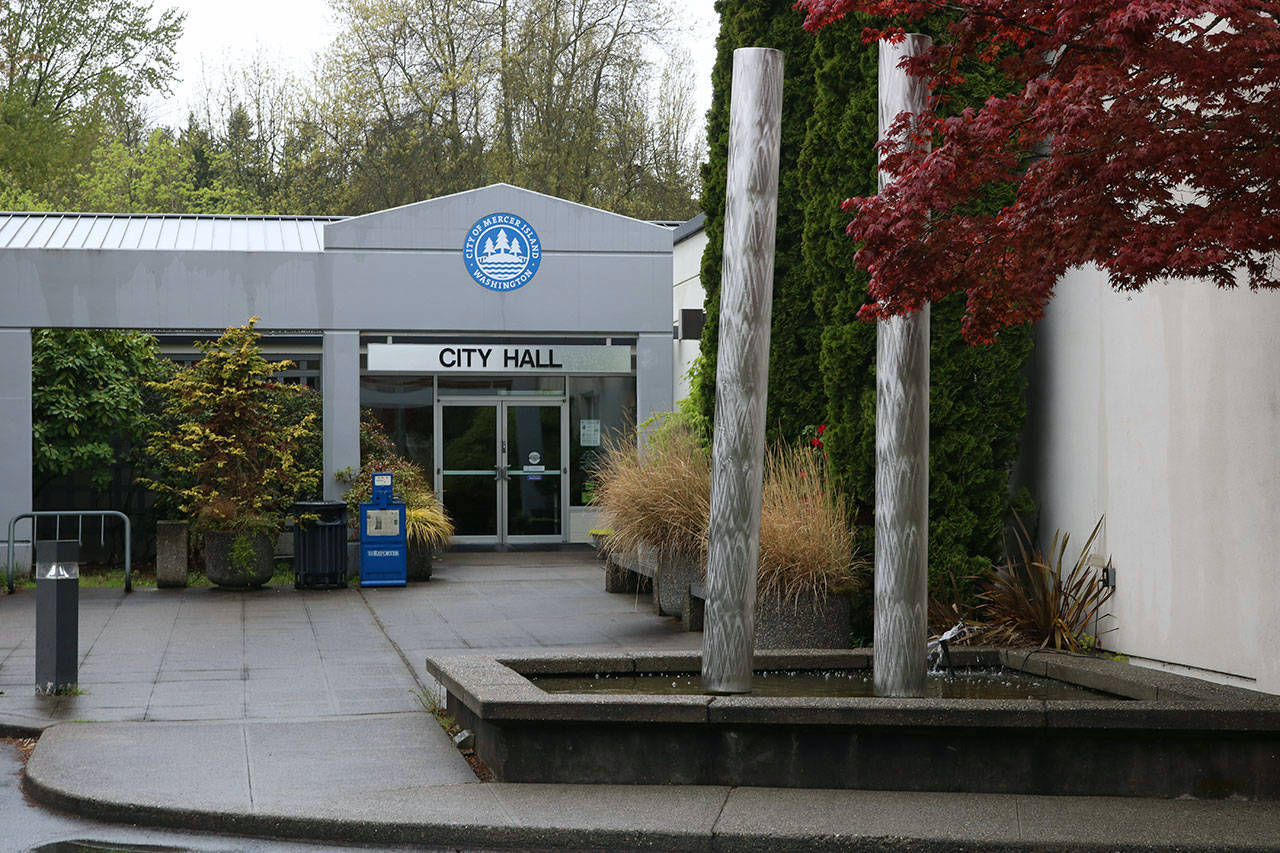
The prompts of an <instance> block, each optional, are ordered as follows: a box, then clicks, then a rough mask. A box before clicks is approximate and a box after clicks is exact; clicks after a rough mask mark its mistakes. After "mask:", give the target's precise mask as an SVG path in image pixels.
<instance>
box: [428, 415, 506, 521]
mask: <svg viewBox="0 0 1280 853" xmlns="http://www.w3.org/2000/svg"><path fill="white" fill-rule="evenodd" d="M439 422H440V442H439V444H440V449H441V452H442V456H443V465H439V466H438V470H439V473H440V487H441V488H442V489H443V491H444V495H443V498H444V506H445V509H446V510H448V512H449V517H450V518H452V519H453V529H454V534H455V535H456V536H458V537H473V536H483V537H496V536H497V535H498V497H497V493H496V491H495V489H494V484H495V483H497V482H498V479H499V472H498V465H497V463H496V461H495V460H496V459H497V454H498V406H497V405H495V404H492V403H490V404H488V405H480V406H458V405H450V406H443V407H442V408H441V411H440V418H439Z"/></svg>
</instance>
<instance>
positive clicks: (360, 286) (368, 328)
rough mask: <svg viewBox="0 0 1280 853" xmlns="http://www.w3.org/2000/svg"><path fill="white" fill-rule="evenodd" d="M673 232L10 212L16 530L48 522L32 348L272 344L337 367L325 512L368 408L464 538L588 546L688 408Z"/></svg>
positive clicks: (1, 463) (6, 236) (8, 345)
mask: <svg viewBox="0 0 1280 853" xmlns="http://www.w3.org/2000/svg"><path fill="white" fill-rule="evenodd" d="M671 249H672V238H671V231H670V230H669V229H668V228H665V227H662V226H659V225H654V224H652V223H648V222H642V221H638V220H634V219H629V218H627V217H623V216H619V215H616V214H612V213H608V212H606V211H602V210H597V209H594V208H590V207H586V206H583V205H579V204H574V203H572V202H567V201H564V200H562V199H557V198H553V197H550V196H545V195H542V194H539V193H535V192H530V191H528V190H523V189H520V188H517V187H512V186H508V185H505V184H498V185H494V186H489V187H484V188H481V189H476V190H471V191H467V192H462V193H458V194H456V195H451V196H445V197H442V198H436V199H431V200H428V201H423V202H418V203H415V204H410V205H406V206H404V207H400V208H395V209H392V210H385V211H379V212H376V213H371V214H368V215H365V216H358V217H353V218H348V219H327V218H301V217H200V216H101V215H94V214H5V215H0V287H2V288H3V293H4V299H3V302H2V303H0V406H3V412H4V417H3V418H2V419H0V482H3V483H4V484H5V487H4V489H3V491H2V492H0V520H3V521H5V522H6V523H7V521H8V519H10V518H12V517H13V516H14V515H16V514H18V513H22V512H27V511H29V510H30V507H31V485H32V482H31V461H32V447H31V414H32V413H31V330H32V329H36V328H115V329H141V330H147V331H150V332H153V333H155V334H157V335H160V336H161V339H162V341H164V340H170V341H176V340H181V339H182V335H184V334H196V333H204V334H216V333H218V332H220V331H221V330H222V329H224V328H226V327H228V326H235V325H241V324H243V323H245V322H246V321H247V320H248V319H249V318H250V317H254V316H256V317H258V318H259V323H258V328H259V329H260V330H261V331H262V332H263V333H264V334H265V335H267V336H268V337H267V339H266V340H267V343H268V344H270V341H271V339H272V338H271V336H272V335H273V334H275V335H279V336H281V337H282V338H284V337H287V339H288V340H290V341H292V342H294V345H295V348H296V347H297V346H298V343H297V342H302V343H301V346H302V348H304V349H306V348H310V349H311V350H313V351H315V352H316V354H318V356H319V359H318V360H319V372H320V379H319V386H320V388H321V390H322V392H323V398H324V403H323V407H324V424H323V445H324V468H325V470H324V494H325V497H327V498H336V497H338V496H340V494H341V493H342V489H343V487H342V483H341V482H340V480H339V479H338V478H337V476H336V475H337V474H339V473H340V472H342V471H344V470H346V469H355V468H358V467H359V464H360V458H359V457H360V443H359V419H360V409H361V407H366V408H372V409H373V410H374V411H375V414H377V416H378V417H379V418H380V420H382V422H383V423H384V425H385V426H386V427H387V428H388V430H389V431H390V432H391V434H392V435H393V437H394V438H395V439H396V441H397V443H398V444H399V445H400V447H401V449H402V450H403V451H404V452H406V453H407V454H408V455H409V456H411V457H412V458H415V459H416V460H417V461H419V462H421V463H422V464H423V465H424V466H425V467H427V468H428V469H429V470H431V471H432V472H433V475H434V477H433V480H434V483H435V485H436V488H437V489H441V490H442V495H443V499H444V501H445V505H446V507H447V508H448V509H449V510H450V512H451V514H452V515H453V516H454V519H455V522H456V523H457V525H458V539H459V540H460V541H463V542H477V543H494V544H503V543H508V542H510V543H519V542H526V541H527V542H554V541H581V540H585V539H586V532H587V530H588V529H589V527H590V525H591V523H592V519H591V510H590V507H589V499H590V493H591V482H590V476H589V473H588V472H589V467H590V463H591V460H592V458H593V456H594V454H595V453H598V452H599V450H598V448H599V447H600V446H601V444H602V442H604V441H607V438H608V434H609V432H610V431H611V430H613V429H618V428H622V427H624V425H626V424H627V423H628V422H630V421H631V420H633V419H634V421H636V422H643V421H644V419H645V418H647V417H648V416H649V415H651V414H653V413H655V412H660V411H666V410H669V409H670V408H671V407H672V383H671V375H672V358H673V355H672V344H671V313H670V312H671V290H670V288H671V280H672V278H671V277H672V260H671V258H672V255H671Z"/></svg>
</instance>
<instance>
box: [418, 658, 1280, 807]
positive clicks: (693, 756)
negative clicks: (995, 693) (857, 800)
mask: <svg viewBox="0 0 1280 853" xmlns="http://www.w3.org/2000/svg"><path fill="white" fill-rule="evenodd" d="M952 658H953V663H954V664H955V665H956V666H963V667H999V666H1003V667H1006V668H1008V669H1012V670H1020V671H1023V672H1027V673H1030V674H1033V675H1036V676H1042V677H1047V678H1053V679H1057V680H1061V681H1066V682H1069V683H1071V684H1077V685H1080V686H1082V687H1087V688H1089V689H1091V690H1095V691H1101V692H1103V693H1107V694H1111V697H1113V698H1108V697H1102V696H1099V697H1097V698H1090V699H1074V700H1063V701H1044V700H1010V699H1005V700H982V699H978V700H974V699H885V698H836V697H797V698H789V697H770V696H751V695H746V696H710V695H643V694H641V695H613V694H601V693H547V692H545V691H543V690H542V689H540V688H539V687H537V686H536V684H535V683H534V682H532V681H531V680H530V679H529V677H528V676H541V675H558V676H572V675H592V674H596V673H600V674H620V673H654V672H665V673H682V672H683V673H690V672H697V671H699V669H700V667H701V658H700V655H699V654H698V653H697V652H688V653H675V654H672V653H654V654H643V653H634V654H633V653H618V654H604V655H533V654H530V655H502V656H497V657H489V656H474V655H471V656H449V657H431V658H428V659H427V669H428V671H429V672H430V673H431V674H432V676H433V677H434V678H436V680H437V681H439V683H440V684H441V685H442V686H443V688H444V689H445V691H446V694H447V699H446V704H447V710H448V713H449V714H451V715H452V716H453V717H454V718H455V719H456V720H457V721H458V723H459V724H460V725H462V726H463V727H464V728H468V729H470V730H471V731H473V732H474V733H475V736H476V742H475V748H476V751H477V753H478V754H479V756H480V757H481V759H482V760H483V761H484V762H485V763H486V764H488V765H489V767H490V769H492V770H493V771H494V774H495V776H496V777H497V778H498V779H499V780H502V781H509V782H565V783H585V784H693V785H749V786H768V787H809V788H863V789H884V790H914V791H972V792H990V793H1026V794H1091V795H1110V796H1154V797H1162V796H1163V797H1174V796H1183V795H1191V796H1197V797H1227V796H1242V797H1250V798H1266V799H1280V697H1276V696H1270V695H1267V694H1260V693H1254V692H1252V691H1247V690H1240V689H1237V688H1232V687H1225V686H1221V685H1215V684H1210V683H1207V682H1203V681H1199V680H1196V679H1190V678H1184V677H1181V676H1177V675H1173V674H1170V673H1166V672H1160V671H1155V670H1148V669H1143V668H1140V667H1136V666H1131V665H1128V664H1124V663H1116V662H1112V661H1107V660H1101V659H1096V658H1088V657H1082V656H1076V655H1064V654H1058V653H1053V652H1044V651H1031V650H1007V649H982V648H959V649H953V650H952ZM870 665H871V659H870V652H869V651H868V650H852V651H818V650H815V651H786V652H758V653H757V654H756V656H755V668H756V669H757V670H850V669H867V668H869V667H870ZM1114 697H1119V698H1114ZM1125 700H1127V701H1125Z"/></svg>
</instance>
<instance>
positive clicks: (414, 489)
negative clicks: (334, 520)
mask: <svg viewBox="0 0 1280 853" xmlns="http://www.w3.org/2000/svg"><path fill="white" fill-rule="evenodd" d="M384 471H389V472H391V474H392V483H393V486H394V489H395V493H396V494H397V495H399V496H400V498H401V499H402V500H403V501H404V503H405V539H406V540H407V541H408V544H409V579H410V580H426V579H427V578H429V577H430V576H431V555H432V553H433V552H435V551H439V550H441V549H443V548H445V547H446V546H447V545H448V544H449V540H450V538H452V536H453V522H452V521H450V519H449V515H448V513H446V512H445V509H444V507H443V506H442V505H441V503H440V501H439V499H437V498H436V493H435V490H434V489H433V488H432V487H431V478H430V477H429V476H428V475H427V472H426V471H424V470H423V469H422V466H420V465H418V464H417V463H415V462H413V461H412V460H409V459H405V458H404V457H403V456H401V455H400V454H399V453H397V452H396V449H395V444H394V443H393V442H392V441H391V438H390V437H389V436H388V435H387V434H386V431H385V430H384V429H383V428H382V425H381V424H380V423H378V421H377V420H376V419H375V418H374V417H373V416H372V414H371V413H370V412H368V411H365V412H364V413H363V417H362V418H361V421H360V470H359V471H358V472H356V473H355V474H349V473H348V474H347V475H346V476H345V477H344V478H343V479H344V481H345V482H347V483H348V484H349V486H348V489H347V493H346V501H347V518H348V519H349V521H350V523H351V532H352V535H353V538H354V537H358V536H359V535H360V527H359V525H360V504H361V503H362V502H365V501H368V500H370V499H371V498H372V495H373V475H374V474H375V473H378V472H384Z"/></svg>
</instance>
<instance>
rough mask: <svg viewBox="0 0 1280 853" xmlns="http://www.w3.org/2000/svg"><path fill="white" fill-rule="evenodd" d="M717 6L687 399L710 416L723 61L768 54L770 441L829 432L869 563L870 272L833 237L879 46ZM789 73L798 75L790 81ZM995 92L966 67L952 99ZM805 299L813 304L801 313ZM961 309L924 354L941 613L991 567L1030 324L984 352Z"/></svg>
mask: <svg viewBox="0 0 1280 853" xmlns="http://www.w3.org/2000/svg"><path fill="white" fill-rule="evenodd" d="M717 6H718V8H719V9H720V12H721V33H720V39H719V42H718V46H717V47H718V53H717V61H716V71H715V76H714V78H713V84H714V87H715V88H714V96H713V102H712V108H711V112H710V113H709V115H708V128H709V131H708V139H709V141H710V142H711V152H710V159H709V162H708V164H707V167H706V170H705V175H704V179H705V182H704V192H703V205H704V210H705V211H706V212H707V231H708V244H707V250H706V253H705V255H704V257H703V265H702V274H703V275H702V280H703V285H704V287H706V289H707V316H708V323H707V325H706V327H705V328H704V334H703V341H702V353H703V356H702V362H701V367H700V370H701V373H700V375H699V377H698V378H699V381H698V384H697V386H696V393H697V394H698V396H699V403H700V405H701V407H702V409H703V411H705V412H706V413H707V414H712V410H713V400H714V377H715V355H716V354H715V348H716V343H717V337H716V336H717V330H718V324H717V323H716V322H715V319H716V314H717V308H718V297H719V284H720V246H721V243H722V235H723V215H724V181H725V165H726V154H727V128H728V95H729V80H728V76H729V75H728V68H729V63H730V62H731V56H732V50H733V48H734V47H739V46H767V47H779V48H781V49H782V50H784V51H787V52H788V53H787V57H786V63H787V77H786V81H785V87H786V88H784V112H783V154H782V173H781V175H780V180H779V184H780V189H779V208H778V257H777V260H776V262H775V263H776V272H775V282H774V284H775V293H774V306H773V311H774V319H773V329H772V336H773V342H772V348H771V361H770V380H769V386H770V387H769V395H770V408H769V412H770V421H769V425H770V433H771V435H772V437H773V438H782V439H784V440H790V441H795V440H798V439H799V438H800V436H801V435H802V434H803V432H804V428H805V426H807V425H812V424H816V423H820V422H825V423H826V424H827V430H826V432H825V433H824V435H823V440H824V442H825V450H826V451H827V453H828V454H829V461H830V465H831V469H832V472H833V474H834V475H835V478H836V480H837V482H838V483H839V485H840V486H841V488H842V489H844V490H845V491H846V493H847V494H849V495H850V496H851V497H852V498H853V501H854V505H855V513H856V521H857V523H858V526H859V533H860V538H859V544H860V546H861V549H862V551H863V552H864V553H866V554H870V553H871V551H872V547H873V544H874V543H873V514H872V510H873V507H874V505H875V495H874V486H875V338H876V336H875V326H874V325H873V324H870V323H865V322H861V321H859V320H857V319H856V316H855V315H856V313H857V311H858V308H859V307H860V306H861V305H863V304H864V303H865V301H866V299H867V290H866V288H867V277H866V274H865V273H864V272H862V271H861V270H859V269H858V268H857V267H855V266H854V264H853V253H854V246H853V244H852V243H851V242H850V240H849V238H848V237H847V236H846V235H845V233H844V228H845V225H847V224H848V221H849V215H848V214H846V213H844V212H843V211H842V210H841V209H840V203H841V201H843V200H844V199H845V198H847V197H849V196H853V195H869V194H871V193H873V192H874V191H875V186H876V154H875V151H874V148H873V146H874V144H875V141H876V136H877V115H876V76H877V46H876V45H875V44H871V45H866V44H863V43H862V40H861V32H862V28H863V26H864V25H865V24H866V23H867V20H866V19H862V18H857V17H855V16H850V18H848V19H846V20H845V21H843V22H841V23H839V24H837V25H833V26H829V27H827V28H825V29H824V30H822V31H821V32H820V33H819V34H818V35H817V36H808V35H807V34H803V31H802V30H800V26H799V16H798V15H797V14H796V13H795V11H794V10H793V9H791V8H790V6H789V4H786V3H765V2H760V0H747V2H729V0H726V1H725V2H721V3H719V4H717ZM798 33H799V34H800V35H798ZM800 74H804V75H806V79H804V80H800V79H797V78H798V77H799V75H800ZM997 85H998V82H997V81H996V80H995V79H994V78H993V77H992V75H991V74H990V73H989V72H986V71H985V70H981V69H976V70H975V73H974V74H972V75H971V77H970V82H969V83H967V84H966V87H965V89H964V90H962V91H958V92H956V93H955V98H954V103H956V104H963V103H972V102H974V99H981V98H985V97H986V95H987V94H989V93H990V92H992V91H994V87H995V86H997ZM797 139H800V140H802V141H801V142H800V145H799V148H798V150H797V148H796V146H795V142H796V140H797ZM789 143H790V147H788V145H789ZM803 299H808V300H809V305H808V306H804V307H802V306H801V305H800V304H799V303H800V302H801V301H802V300H803ZM963 310H964V305H963V299H962V298H961V299H954V298H953V299H949V300H945V301H943V302H940V303H937V304H935V305H934V306H933V308H932V312H933V318H932V337H931V344H930V348H931V357H932V363H931V383H930V397H931V399H930V483H929V502H930V503H929V537H930V541H929V563H930V568H929V572H930V587H931V590H932V591H933V593H934V594H935V595H936V596H938V597H939V598H940V599H941V600H943V601H948V602H949V601H951V600H955V599H959V600H961V601H964V600H967V599H969V598H970V596H971V595H972V592H973V589H972V586H971V584H970V583H969V582H968V580H967V579H968V578H970V577H972V576H973V575H975V574H977V573H978V572H980V571H981V570H982V569H984V568H985V567H987V566H989V565H990V564H991V562H992V561H993V560H997V559H999V558H1000V556H1001V552H1002V534H1003V528H1004V523H1005V520H1006V518H1007V517H1008V514H1009V509H1010V502H1011V498H1010V495H1009V476H1010V473H1011V470H1012V467H1013V465H1014V462H1015V461H1016V458H1017V452H1018V435H1019V433H1020V432H1021V429H1022V423H1023V420H1024V417H1025V411H1026V406H1025V402H1024V390H1025V380H1024V377H1023V364H1024V362H1025V361H1026V359H1027V357H1028V355H1029V353H1030V347H1031V335H1030V330H1029V329H1026V328H1022V329H1010V330H1006V331H1005V332H1004V333H1002V335H1001V338H1000V342H999V343H998V344H996V345H994V346H991V347H984V348H974V347H970V346H968V345H967V344H965V343H964V341H963V340H962V339H961V338H960V316H961V314H962V313H963ZM775 394H776V395H778V402H777V404H776V406H775V403H774V398H775ZM1014 502H1015V503H1017V504H1018V505H1019V506H1020V507H1021V508H1023V509H1025V508H1026V507H1025V504H1027V503H1028V499H1027V498H1026V496H1025V495H1019V496H1018V497H1017V498H1016V499H1015V500H1014Z"/></svg>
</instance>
